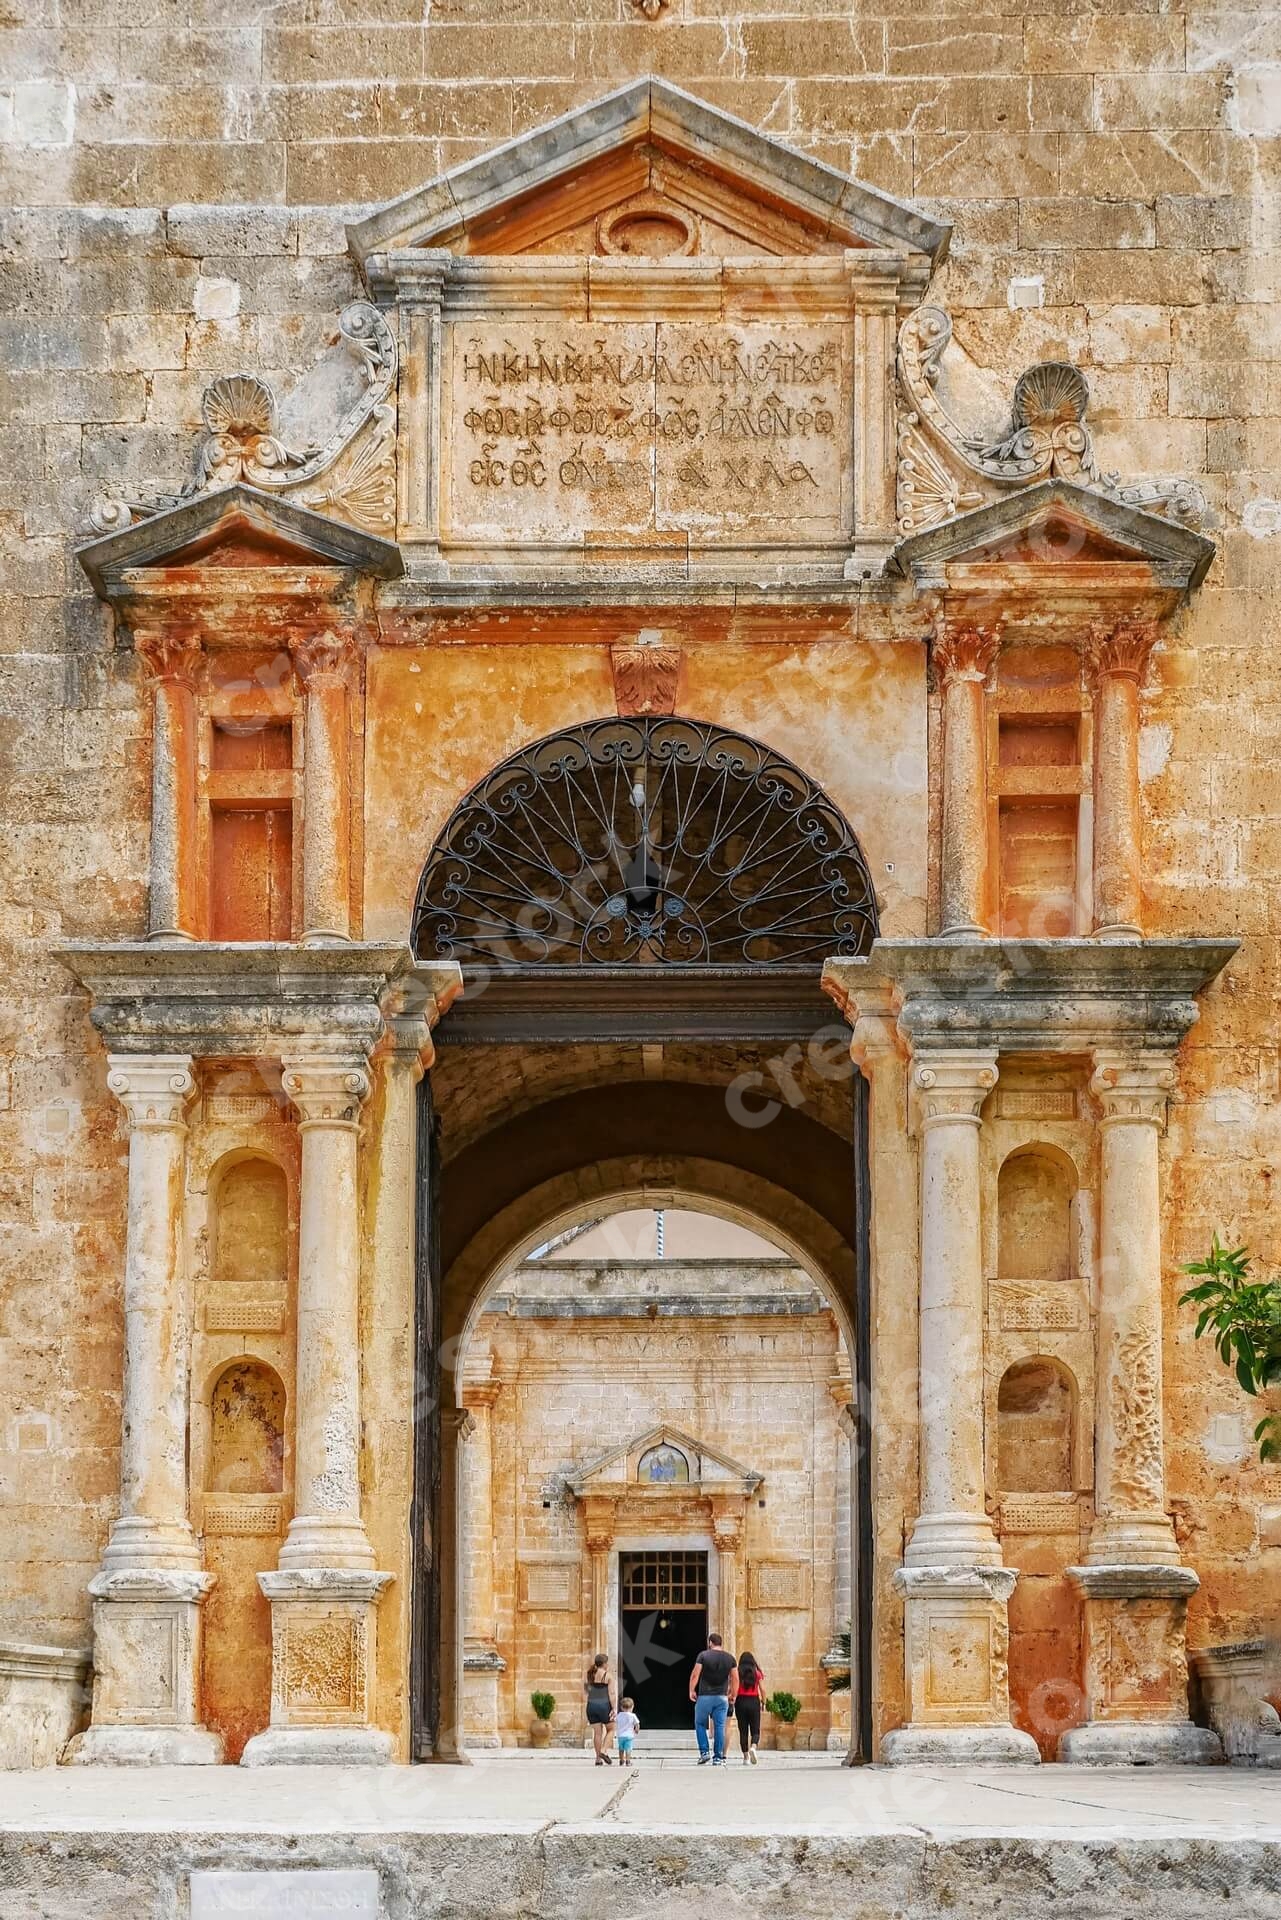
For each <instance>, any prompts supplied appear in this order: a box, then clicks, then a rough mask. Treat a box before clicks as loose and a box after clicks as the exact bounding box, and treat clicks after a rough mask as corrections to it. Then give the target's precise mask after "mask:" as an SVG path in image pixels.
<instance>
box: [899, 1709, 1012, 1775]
mask: <svg viewBox="0 0 1281 1920" xmlns="http://www.w3.org/2000/svg"><path fill="white" fill-rule="evenodd" d="M881 1763H882V1765H884V1766H887V1767H1039V1766H1040V1764H1041V1750H1040V1748H1039V1747H1038V1746H1037V1744H1036V1741H1035V1740H1034V1739H1033V1738H1032V1736H1031V1734H1030V1733H1021V1732H1020V1731H1019V1729H1018V1728H1017V1727H1012V1726H1011V1725H1010V1723H1009V1722H1008V1720H1005V1721H995V1722H993V1724H992V1725H990V1726H969V1727H896V1728H895V1729H894V1731H893V1733H887V1734H886V1736H885V1738H884V1739H883V1740H882V1741H881Z"/></svg>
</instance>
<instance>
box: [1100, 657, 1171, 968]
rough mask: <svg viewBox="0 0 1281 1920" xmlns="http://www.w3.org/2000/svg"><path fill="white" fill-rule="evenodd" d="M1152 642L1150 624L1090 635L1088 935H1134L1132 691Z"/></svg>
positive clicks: (1136, 830)
mask: <svg viewBox="0 0 1281 1920" xmlns="http://www.w3.org/2000/svg"><path fill="white" fill-rule="evenodd" d="M1155 638H1156V623H1155V622H1154V621H1151V620H1128V621H1122V622H1121V623H1120V624H1118V625H1116V626H1105V625H1098V626H1095V627H1093V628H1091V630H1090V636H1089V653H1090V657H1091V659H1092V661H1093V665H1094V672H1095V720H1094V934H1095V938H1096V939H1098V940H1138V939H1140V938H1141V937H1142V919H1143V884H1142V835H1141V829H1140V812H1139V687H1140V684H1141V683H1142V680H1143V675H1144V673H1145V672H1146V670H1147V664H1148V658H1149V656H1150V654H1151V652H1152V644H1153V641H1154V640H1155Z"/></svg>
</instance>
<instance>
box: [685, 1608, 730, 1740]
mask: <svg viewBox="0 0 1281 1920" xmlns="http://www.w3.org/2000/svg"><path fill="white" fill-rule="evenodd" d="M737 1692H738V1668H737V1666H736V1665H735V1664H734V1656H733V1654H732V1653H726V1651H725V1648H724V1646H723V1644H722V1642H721V1636H720V1635H719V1633H709V1634H708V1636H707V1652H706V1653H700V1654H699V1656H698V1659H697V1661H696V1662H695V1664H694V1671H693V1673H692V1674H691V1675H690V1677H689V1697H690V1699H691V1700H692V1701H693V1703H694V1732H695V1733H696V1734H697V1735H698V1764H699V1766H700V1767H705V1766H706V1765H707V1763H708V1761H709V1760H711V1762H712V1765H713V1766H714V1767H723V1766H724V1765H725V1723H726V1721H727V1720H728V1719H729V1711H730V1708H731V1707H732V1706H733V1704H734V1695H735V1694H736V1693H737ZM709 1720H710V1721H711V1723H712V1734H713V1739H714V1742H715V1744H714V1748H713V1753H709V1752H708V1740H707V1723H708V1721H709ZM713 1754H714V1757H713Z"/></svg>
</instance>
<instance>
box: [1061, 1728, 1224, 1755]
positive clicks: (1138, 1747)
mask: <svg viewBox="0 0 1281 1920" xmlns="http://www.w3.org/2000/svg"><path fill="white" fill-rule="evenodd" d="M1058 1758H1059V1760H1060V1761H1064V1762H1066V1763H1067V1764H1068V1765H1069V1766H1073V1767H1206V1766H1216V1765H1217V1764H1218V1763H1219V1762H1220V1761H1221V1760H1222V1759H1223V1748H1222V1746H1221V1745H1220V1744H1219V1736H1218V1735H1217V1734H1216V1733H1211V1731H1210V1729H1209V1727H1196V1726H1193V1724H1192V1722H1191V1721H1190V1720H1172V1721H1165V1722H1160V1721H1154V1720H1092V1721H1090V1723H1089V1724H1088V1725H1087V1726H1084V1727H1073V1728H1072V1730H1071V1732H1070V1733H1065V1734H1064V1735H1063V1737H1062V1739H1061V1740H1060V1741H1059V1749H1058Z"/></svg>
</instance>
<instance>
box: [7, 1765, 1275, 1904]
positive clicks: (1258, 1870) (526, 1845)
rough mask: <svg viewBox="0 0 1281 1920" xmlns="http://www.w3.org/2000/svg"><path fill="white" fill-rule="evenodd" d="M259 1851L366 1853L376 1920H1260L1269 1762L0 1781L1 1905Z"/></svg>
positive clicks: (167, 1878)
mask: <svg viewBox="0 0 1281 1920" xmlns="http://www.w3.org/2000/svg"><path fill="white" fill-rule="evenodd" d="M268 1867H272V1868H275V1869H277V1870H281V1869H283V1870H285V1871H292V1870H295V1869H297V1868H301V1867H311V1868H316V1867H320V1868H326V1869H336V1868H348V1869H350V1868H353V1867H363V1868H366V1869H373V1870H375V1871H376V1872H377V1875H378V1881H379V1889H380V1899H381V1902H382V1913H383V1916H385V1920H411V1916H412V1917H413V1920H436V1916H440V1920H445V1916H449V1917H450V1920H481V1916H486V1920H488V1917H489V1916H494V1915H503V1916H506V1917H507V1920H596V1916H598V1915H599V1916H601V1920H604V1917H605V1916H607V1915H608V1916H611V1917H612V1916H614V1915H627V1916H629V1917H631V1920H676V1916H677V1915H678V1914H679V1915H680V1916H681V1920H703V1916H708V1920H711V1917H712V1916H715V1917H716V1920H748V1917H749V1916H751V1917H752V1920H754V1917H755V1916H756V1915H761V1916H766V1915H770V1916H774V1915H777V1914H779V1913H795V1914H804V1915H806V1916H807V1920H827V1916H831V1917H832V1920H835V1917H836V1916H837V1915H840V1916H842V1920H890V1916H896V1920H917V1917H918V1916H920V1917H921V1920H942V1916H944V1915H946V1916H947V1917H948V1920H964V1917H965V1916H975V1920H978V1917H979V1916H982V1917H983V1920H987V1917H988V1916H992V1920H995V1916H997V1915H998V1914H1000V1915H1001V1916H1002V1917H1003V1920H1011V1916H1016V1920H1041V1917H1042V1916H1046V1920H1048V1917H1049V1916H1051V1915H1053V1916H1054V1920H1140V1917H1141V1916H1142V1917H1143V1920H1146V1916H1147V1915H1149V1914H1150V1915H1152V1916H1154V1920H1155V1917H1156V1916H1160V1920H1203V1916H1205V1917H1206V1920H1208V1916H1210V1915H1211V1914H1213V1915H1216V1916H1218V1915H1231V1916H1232V1920H1256V1916H1257V1917H1258V1920H1264V1916H1267V1920H1274V1917H1275V1915H1276V1913H1277V1912H1278V1910H1281V1776H1278V1775H1277V1774H1263V1773H1254V1774H1251V1773H1244V1772H1239V1771H1235V1770H1230V1769H1227V1768H1219V1769H1207V1770H1205V1771H1194V1770H1187V1771H1183V1772H1178V1773H1165V1772H1148V1771H1140V1770H1128V1769H1126V1770H1122V1769H1118V1770H1117V1771H1115V1772H1112V1771H1099V1772H1093V1771H1091V1772H1085V1771H1081V1770H1070V1771H1069V1770H1068V1769H1066V1768H1055V1767H1046V1768H1043V1769H1041V1770H1040V1771H1039V1772H1036V1771H1031V1770H1023V1769H1011V1770H1007V1769H999V1768H991V1769H985V1770H982V1771H974V1772H964V1773H961V1772H949V1771H947V1770H938V1771H934V1770H931V1769H924V1768H923V1769H919V1770H916V1769H913V1770H908V1771H901V1772H893V1771H887V1770H884V1769H879V1768H877V1769H869V1770H865V1771H850V1770H848V1769H846V1768H842V1767H841V1766H839V1765H838V1764H837V1763H836V1762H834V1761H832V1760H830V1759H829V1758H828V1757H827V1756H823V1755H806V1756H801V1755H798V1756H795V1757H794V1758H788V1759H782V1758H779V1757H777V1756H774V1755H766V1756H764V1757H763V1763H762V1765H761V1766H760V1767H759V1768H756V1769H754V1770H748V1769H735V1768H733V1767H731V1768H728V1769H726V1771H725V1772H724V1773H716V1772H713V1771H712V1770H710V1769H709V1770H708V1771H707V1772H705V1773H702V1774H699V1773H698V1772H697V1771H696V1770H695V1769H694V1768H693V1766H692V1764H691V1762H690V1760H689V1759H688V1757H686V1756H676V1755H662V1756H659V1757H652V1758H651V1759H650V1760H649V1761H648V1762H647V1763H644V1764H641V1765H638V1766H637V1767H636V1768H635V1769H634V1770H633V1771H632V1772H631V1773H630V1774H622V1775H620V1774H619V1772H618V1770H617V1769H609V1770H605V1769H599V1770H598V1769H597V1768H595V1767H593V1766H592V1765H591V1764H590V1762H589V1761H587V1760H586V1759H585V1758H584V1757H583V1756H581V1755H578V1754H560V1753H554V1754H548V1755H529V1754H514V1755H507V1754H502V1755H486V1756H484V1757H481V1758H479V1759H478V1761H477V1764H476V1765H475V1766H473V1767H471V1768H468V1769H464V1768H416V1769H408V1768H390V1769H387V1770H372V1769H371V1770H338V1769H333V1770H331V1769H326V1768H314V1769H312V1768H297V1769H285V1768H282V1769H280V1770H278V1771H273V1772H270V1773H264V1772H255V1773H241V1772H239V1771H237V1770H236V1769H234V1768H222V1769H217V1770H213V1769H211V1770H209V1771H201V1772H197V1771H196V1770H194V1769H192V1770H186V1771H184V1770H180V1769H173V1768H167V1769H157V1770H155V1771H151V1772H148V1773H147V1774H146V1776H145V1777H144V1776H141V1775H139V1774H136V1773H133V1774H131V1773H127V1772H117V1771H108V1770H95V1769H87V1768H86V1769H80V1770H63V1771H56V1770H48V1771H45V1772H42V1773H33V1774H9V1775H7V1776H5V1777H4V1782H3V1794H2V1795H0V1920H68V1917H69V1916H71V1915H73V1914H74V1915H75V1916H76V1920H107V1917H108V1916H111V1917H112V1920H115V1917H116V1916H118V1915H120V1914H128V1915H129V1916H130V1920H185V1916H186V1914H187V1913H188V1911H189V1907H188V1904H187V1901H188V1894H187V1888H188V1883H189V1876H190V1873H191V1871H192V1870H193V1869H197V1870H199V1869H202V1868H240V1869H245V1868H250V1869H253V1870H256V1871H262V1870H264V1869H266V1868H268ZM252 1911H254V1912H255V1913H261V1912H266V1913H269V1914H273V1915H274V1914H279V1915H280V1916H282V1920H283V1916H284V1915H286V1914H288V1915H290V1916H291V1920H298V1915H299V1914H300V1913H301V1914H302V1915H303V1916H304V1920H307V1917H308V1916H309V1915H310V1913H311V1912H312V1911H313V1909H312V1908H311V1907H310V1906H306V1907H300V1906H298V1905H297V1904H292V1903H289V1902H287V1901H286V1902H285V1903H284V1904H280V1905H278V1906H277V1905H269V1906H265V1907H262V1908H259V1907H257V1906H255V1907H254V1908H253V1909H252ZM314 1911H315V1912H316V1913H317V1914H318V1913H320V1912H321V1911H322V1909H321V1908H320V1907H316V1908H315V1909H314Z"/></svg>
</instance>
